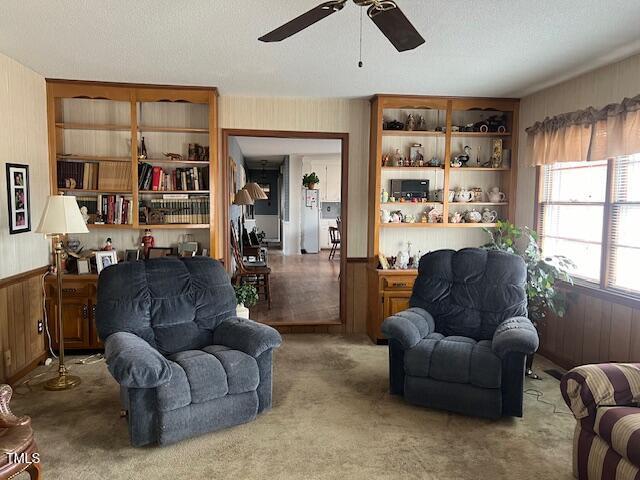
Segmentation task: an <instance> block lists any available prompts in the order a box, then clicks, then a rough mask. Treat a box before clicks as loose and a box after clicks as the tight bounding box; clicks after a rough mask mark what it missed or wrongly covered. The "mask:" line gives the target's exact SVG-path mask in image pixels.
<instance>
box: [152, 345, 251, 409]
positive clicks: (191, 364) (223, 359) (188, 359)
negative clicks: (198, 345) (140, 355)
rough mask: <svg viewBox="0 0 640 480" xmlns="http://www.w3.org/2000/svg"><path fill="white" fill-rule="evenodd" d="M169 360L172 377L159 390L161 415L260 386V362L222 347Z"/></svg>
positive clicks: (211, 347)
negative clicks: (162, 412)
mask: <svg viewBox="0 0 640 480" xmlns="http://www.w3.org/2000/svg"><path fill="white" fill-rule="evenodd" d="M167 358H168V359H169V360H170V361H171V362H170V363H171V370H172V375H171V380H170V381H169V382H168V383H165V384H164V385H161V386H160V387H158V388H157V393H158V407H159V409H160V410H161V411H169V410H175V409H176V408H182V407H185V406H187V405H189V404H192V403H204V402H208V401H210V400H214V399H216V398H220V397H224V396H225V395H228V394H230V395H235V394H239V393H245V392H251V391H254V390H256V389H257V388H258V384H259V383H260V374H259V372H258V364H257V363H256V360H255V359H254V358H253V357H251V356H250V355H247V354H246V353H243V352H241V351H239V350H231V349H230V348H228V347H225V346H222V345H211V346H209V347H205V348H204V349H203V350H187V351H185V352H178V353H174V354H173V355H169V356H168V357H167Z"/></svg>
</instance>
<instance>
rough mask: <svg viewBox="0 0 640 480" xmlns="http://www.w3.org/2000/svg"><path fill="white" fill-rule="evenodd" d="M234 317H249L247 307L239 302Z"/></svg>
mask: <svg viewBox="0 0 640 480" xmlns="http://www.w3.org/2000/svg"><path fill="white" fill-rule="evenodd" d="M236 317H239V318H246V319H248V318H249V309H248V308H247V307H245V306H244V303H239V304H238V306H237V307H236Z"/></svg>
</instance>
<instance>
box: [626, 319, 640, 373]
mask: <svg viewBox="0 0 640 480" xmlns="http://www.w3.org/2000/svg"><path fill="white" fill-rule="evenodd" d="M628 360H629V361H630V362H640V309H638V308H634V309H633V316H632V317H631V339H630V342H629V359H628Z"/></svg>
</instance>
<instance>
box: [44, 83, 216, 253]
mask: <svg viewBox="0 0 640 480" xmlns="http://www.w3.org/2000/svg"><path fill="white" fill-rule="evenodd" d="M47 98H48V120H49V156H50V179H51V189H52V193H65V194H71V195H75V196H76V198H77V199H78V203H79V204H81V205H84V206H87V208H88V209H89V224H88V227H89V230H90V231H93V230H96V231H105V232H106V231H108V230H110V229H113V230H116V231H123V230H127V229H128V230H131V231H132V233H133V231H136V230H137V231H139V230H144V229H147V228H151V229H153V230H168V231H171V232H174V231H175V232H176V233H175V234H174V235H179V234H180V232H177V230H184V231H192V232H195V231H198V232H200V233H198V236H199V238H198V240H200V241H201V243H202V244H203V245H202V247H203V248H205V249H207V250H208V251H209V254H210V255H211V256H215V257H219V255H218V252H217V248H218V241H217V239H216V228H215V227H214V226H215V225H216V218H215V212H214V208H213V206H214V203H215V202H214V193H215V191H216V184H215V182H216V173H217V172H216V169H217V163H218V162H217V145H218V144H217V141H218V139H217V131H218V125H217V90H216V89H215V88H213V87H165V86H154V85H140V84H115V83H102V82H80V81H66V80H48V81H47ZM142 138H144V139H145V147H146V151H147V155H146V157H144V158H140V156H141V155H142V154H143V152H142V151H141V142H142ZM193 145H198V149H199V150H198V152H199V153H198V156H197V158H196V157H194V156H193V155H192V151H191V150H190V147H191V146H193ZM194 148H195V147H194ZM205 151H206V155H205V154H204V153H203V152H205ZM165 153H172V154H178V155H181V157H180V158H175V157H174V158H175V159H172V158H169V157H167V156H165V155H164V154H165ZM190 155H191V156H190ZM142 164H147V165H148V166H149V167H150V168H151V172H152V175H151V178H149V179H148V180H149V181H148V183H147V184H144V183H143V182H142V181H143V180H144V179H143V178H139V173H141V172H145V173H146V170H148V169H149V167H145V168H143V167H142ZM156 176H157V178H156ZM161 179H164V182H163V183H160V181H161ZM157 205H162V208H155V206H157ZM105 209H106V211H105ZM114 209H116V210H114ZM171 219H172V220H171ZM167 234H169V232H167ZM136 235H138V233H134V234H133V236H129V237H130V238H134V236H136ZM163 238H167V236H166V235H164V237H163ZM205 239H206V240H205Z"/></svg>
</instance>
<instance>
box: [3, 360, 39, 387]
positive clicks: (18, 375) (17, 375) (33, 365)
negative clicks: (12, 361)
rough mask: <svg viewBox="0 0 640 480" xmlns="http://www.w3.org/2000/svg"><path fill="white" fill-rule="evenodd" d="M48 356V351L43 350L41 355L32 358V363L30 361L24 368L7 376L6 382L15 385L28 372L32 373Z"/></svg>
mask: <svg viewBox="0 0 640 480" xmlns="http://www.w3.org/2000/svg"><path fill="white" fill-rule="evenodd" d="M46 358H47V352H42V353H41V354H40V355H39V356H37V357H36V358H35V359H34V360H32V361H31V362H30V363H28V364H27V365H26V366H24V367H23V368H21V369H20V370H18V371H17V372H16V373H14V374H13V375H11V376H9V377H7V380H6V382H7V383H8V384H9V385H13V384H15V383H16V382H17V381H18V380H20V379H21V378H22V377H24V376H25V375H27V374H28V373H30V372H31V371H33V370H35V368H36V367H37V366H38V365H40V363H42V362H44V360H45V359H46Z"/></svg>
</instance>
